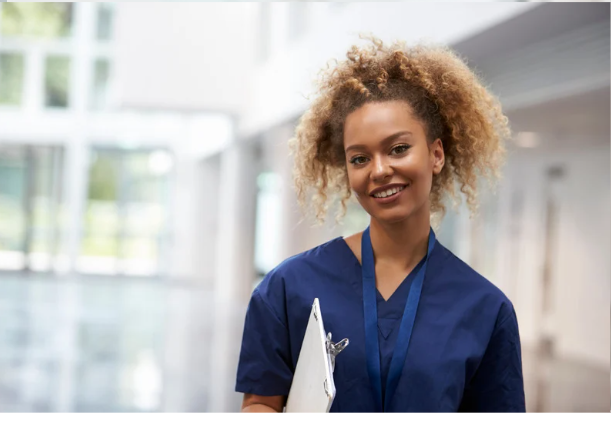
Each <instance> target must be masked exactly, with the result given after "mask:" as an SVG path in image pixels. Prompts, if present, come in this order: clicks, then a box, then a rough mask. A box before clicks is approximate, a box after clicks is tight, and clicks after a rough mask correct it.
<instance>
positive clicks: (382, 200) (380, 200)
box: [369, 183, 409, 204]
mask: <svg viewBox="0 0 611 428" xmlns="http://www.w3.org/2000/svg"><path fill="white" fill-rule="evenodd" d="M397 186H403V189H401V190H400V191H398V192H397V193H395V194H394V195H390V196H387V197H385V198H376V197H375V196H373V195H374V194H376V193H378V192H381V191H383V190H388V189H393V188H395V187H397ZM408 187H409V185H407V184H401V183H394V184H387V185H386V186H381V187H377V188H376V189H374V190H373V192H371V193H370V194H369V196H371V197H372V199H373V200H375V201H376V202H378V203H380V204H389V203H391V202H394V201H395V200H397V199H398V198H399V196H401V194H402V193H403V191H404V190H405V189H407V188H408Z"/></svg>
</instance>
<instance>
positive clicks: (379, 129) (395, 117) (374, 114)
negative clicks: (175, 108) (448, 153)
mask: <svg viewBox="0 0 611 428" xmlns="http://www.w3.org/2000/svg"><path fill="white" fill-rule="evenodd" d="M401 131H409V132H411V133H413V134H414V135H415V136H424V127H423V126H422V124H421V123H420V121H419V120H418V119H416V118H415V117H414V116H413V114H412V109H411V107H410V106H409V104H408V103H407V102H405V101H384V102H371V103H367V104H364V105H363V106H361V107H359V108H358V109H356V110H355V111H353V112H352V113H350V114H349V115H348V116H347V117H346V121H345V122H344V144H346V143H347V142H353V143H354V142H357V141H358V142H360V143H366V142H368V140H382V139H384V138H385V137H387V136H389V135H392V134H395V133H397V132H401ZM374 142H375V141H374Z"/></svg>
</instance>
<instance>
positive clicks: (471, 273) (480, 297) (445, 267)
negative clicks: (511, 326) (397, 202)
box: [433, 241, 515, 321]
mask: <svg viewBox="0 0 611 428" xmlns="http://www.w3.org/2000/svg"><path fill="white" fill-rule="evenodd" d="M437 245H438V246H439V248H438V257H437V260H436V262H437V263H436V265H435V267H436V269H435V272H434V273H433V275H434V277H435V281H436V282H437V281H438V282H439V283H440V285H441V286H443V287H444V288H446V287H447V288H448V289H450V290H452V291H454V292H455V293H456V294H457V295H459V296H460V298H463V299H468V300H470V301H472V302H473V303H474V304H477V306H480V307H481V306H484V307H486V308H487V309H492V310H493V311H494V312H496V315H497V317H496V318H497V320H499V321H503V320H504V319H506V318H508V317H510V316H511V315H515V313H514V308H513V304H512V302H511V300H510V299H509V298H508V297H507V295H506V294H505V293H504V292H503V291H502V290H501V289H500V288H499V287H497V286H496V285H495V284H493V283H492V282H491V281H490V280H488V279H487V278H486V277H484V276H483V275H481V274H480V273H479V272H477V271H476V270H475V269H473V268H472V267H471V266H469V265H468V264H467V263H465V262H464V261H463V260H461V259H460V258H459V257H458V256H456V255H455V254H454V253H453V252H452V251H450V250H449V249H447V248H446V247H444V246H443V245H441V244H440V243H439V241H437Z"/></svg>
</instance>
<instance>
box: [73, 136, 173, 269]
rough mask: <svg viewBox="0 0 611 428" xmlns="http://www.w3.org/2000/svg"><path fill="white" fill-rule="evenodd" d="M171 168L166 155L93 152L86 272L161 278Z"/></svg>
mask: <svg viewBox="0 0 611 428" xmlns="http://www.w3.org/2000/svg"><path fill="white" fill-rule="evenodd" d="M173 164H174V160H173V158H172V156H171V154H170V153H169V152H167V151H166V150H152V151H151V150H133V151H132V150H121V149H110V148H108V149H106V148H95V149H93V152H92V158H91V167H90V170H89V192H88V198H87V206H86V212H85V230H84V232H85V233H84V235H83V241H82V244H81V257H80V261H79V266H80V267H79V269H80V270H81V271H82V272H91V273H94V272H95V273H118V272H122V273H130V274H132V273H134V274H144V275H151V274H155V273H158V262H159V260H160V258H161V257H162V252H163V245H164V242H166V241H167V238H168V237H167V236H166V235H167V223H168V215H169V212H168V208H167V207H168V195H169V186H170V174H171V172H172V169H173Z"/></svg>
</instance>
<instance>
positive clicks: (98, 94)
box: [91, 58, 110, 110]
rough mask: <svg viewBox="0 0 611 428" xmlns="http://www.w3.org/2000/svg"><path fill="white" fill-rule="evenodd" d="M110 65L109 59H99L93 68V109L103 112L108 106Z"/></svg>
mask: <svg viewBox="0 0 611 428" xmlns="http://www.w3.org/2000/svg"><path fill="white" fill-rule="evenodd" d="M109 75H110V64H109V61H108V60H107V59H104V58H98V59H96V60H95V64H94V66H93V87H92V88H91V90H92V93H91V108H92V109H93V110H102V109H104V108H106V107H107V106H108V80H109Z"/></svg>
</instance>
